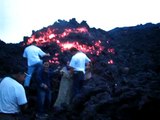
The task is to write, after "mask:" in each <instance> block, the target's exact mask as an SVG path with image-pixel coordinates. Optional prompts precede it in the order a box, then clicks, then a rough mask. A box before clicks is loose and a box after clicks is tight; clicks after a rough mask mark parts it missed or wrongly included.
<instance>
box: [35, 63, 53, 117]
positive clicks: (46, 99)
mask: <svg viewBox="0 0 160 120" xmlns="http://www.w3.org/2000/svg"><path fill="white" fill-rule="evenodd" d="M49 66H50V63H49V62H48V60H44V61H43V65H42V67H40V68H39V69H38V71H37V73H38V76H37V114H36V117H47V116H48V114H47V110H49V109H50V106H51V97H52V96H51V95H52V93H51V84H52V80H51V77H52V75H53V72H52V71H51V70H50V67H49Z"/></svg>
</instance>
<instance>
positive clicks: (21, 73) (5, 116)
mask: <svg viewBox="0 0 160 120" xmlns="http://www.w3.org/2000/svg"><path fill="white" fill-rule="evenodd" d="M12 67H13V69H12V71H11V73H10V74H9V75H7V76H6V77H4V78H3V79H1V81H0V120H17V118H19V115H20V113H23V112H24V111H25V110H26V109H27V98H26V94H25V89H24V87H23V85H22V83H23V81H24V79H25V75H26V74H25V70H24V69H22V68H21V67H20V66H18V65H15V66H12Z"/></svg>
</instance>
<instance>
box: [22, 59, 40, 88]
mask: <svg viewBox="0 0 160 120" xmlns="http://www.w3.org/2000/svg"><path fill="white" fill-rule="evenodd" d="M41 66H42V62H39V63H37V64H35V65H32V66H28V71H27V75H26V78H25V81H24V86H25V87H29V85H30V81H31V78H32V74H33V73H34V71H36V69H38V68H39V67H41ZM36 75H37V74H36Z"/></svg>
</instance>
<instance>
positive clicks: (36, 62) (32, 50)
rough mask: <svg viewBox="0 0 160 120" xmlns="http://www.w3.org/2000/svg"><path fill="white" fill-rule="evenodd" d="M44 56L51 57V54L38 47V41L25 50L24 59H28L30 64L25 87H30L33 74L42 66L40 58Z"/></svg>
mask: <svg viewBox="0 0 160 120" xmlns="http://www.w3.org/2000/svg"><path fill="white" fill-rule="evenodd" d="M44 56H50V54H49V53H45V52H43V51H42V50H41V49H40V48H39V47H37V46H36V41H33V43H32V44H31V45H30V46H28V47H26V48H25V49H24V52H23V57H24V58H27V64H28V71H27V76H26V78H25V81H24V87H29V85H30V80H31V77H32V74H33V72H34V71H35V69H37V68H38V67H40V66H41V65H42V60H41V58H40V57H44Z"/></svg>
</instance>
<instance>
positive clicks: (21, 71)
mask: <svg viewBox="0 0 160 120" xmlns="http://www.w3.org/2000/svg"><path fill="white" fill-rule="evenodd" d="M10 74H11V76H13V77H14V78H15V79H16V80H17V81H18V82H20V83H23V82H24V80H25V77H26V75H27V74H26V68H24V67H22V66H20V65H13V66H12V68H11V73H10Z"/></svg>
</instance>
